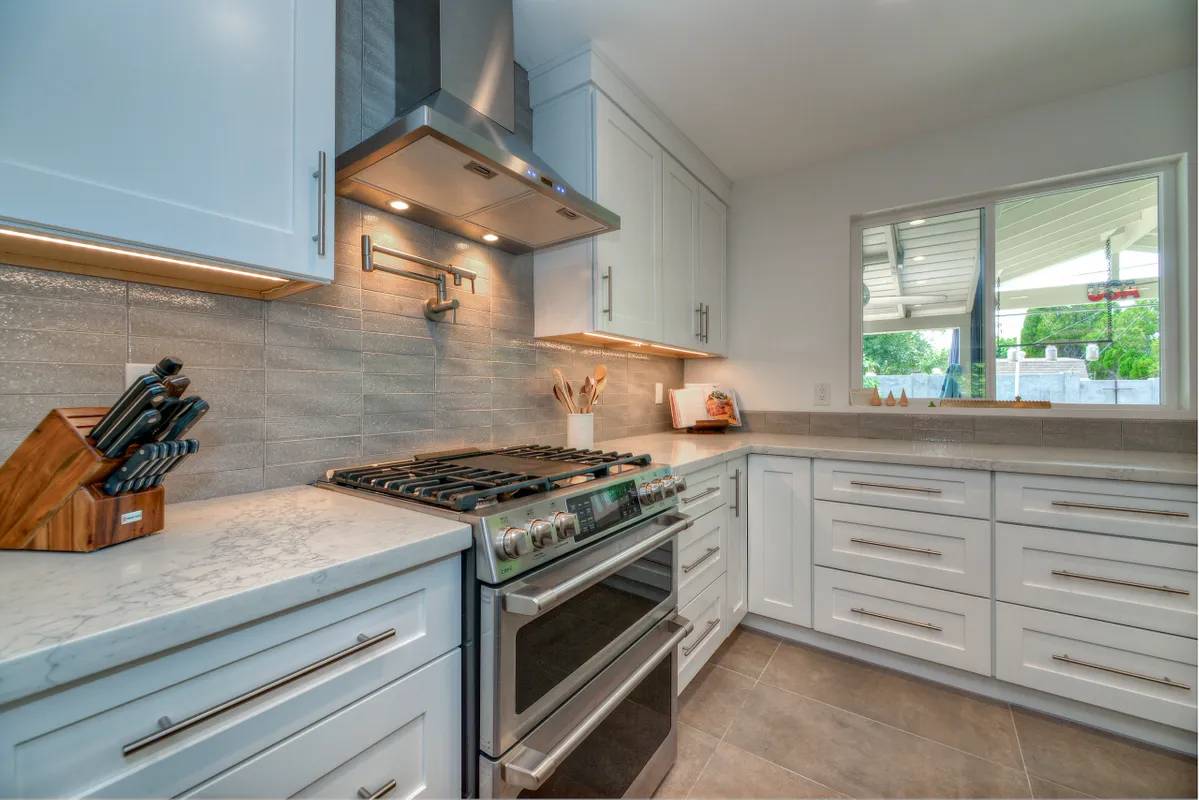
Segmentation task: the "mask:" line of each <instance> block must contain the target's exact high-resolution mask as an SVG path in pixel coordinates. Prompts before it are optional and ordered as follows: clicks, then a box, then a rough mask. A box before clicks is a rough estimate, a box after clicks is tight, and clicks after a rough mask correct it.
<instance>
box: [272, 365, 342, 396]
mask: <svg viewBox="0 0 1199 800" xmlns="http://www.w3.org/2000/svg"><path fill="white" fill-rule="evenodd" d="M266 393H267V394H268V395H272V394H303V395H313V394H318V395H319V394H357V395H361V394H362V375H361V374H360V373H357V372H318V371H315V370H311V371H292V370H282V369H272V370H267V373H266Z"/></svg>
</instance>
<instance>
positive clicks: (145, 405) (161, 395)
mask: <svg viewBox="0 0 1199 800" xmlns="http://www.w3.org/2000/svg"><path fill="white" fill-rule="evenodd" d="M166 396H167V390H166V387H165V386H163V385H162V384H161V383H153V384H151V385H149V386H147V387H146V388H145V389H143V390H142V392H141V393H140V394H139V395H138V396H137V397H135V398H134V399H133V400H132V401H131V402H130V403H128V404H127V405H126V406H125V410H124V411H123V412H122V413H121V415H120V416H119V417H118V418H117V419H116V421H115V422H114V423H113V424H112V426H111V427H110V428H109V429H108V430H107V431H105V432H104V435H103V436H101V437H100V438H99V439H98V440H97V441H96V449H98V450H100V451H102V452H104V453H107V452H108V451H109V450H111V449H112V446H113V444H114V443H115V442H116V440H117V439H118V438H122V434H123V433H124V432H126V431H127V430H128V429H129V426H131V425H133V424H134V423H135V422H136V421H137V420H138V418H139V417H141V415H142V414H144V413H145V412H146V411H149V410H151V409H157V408H158V407H159V406H161V405H162V403H163V401H164V400H166ZM160 420H161V415H160Z"/></svg>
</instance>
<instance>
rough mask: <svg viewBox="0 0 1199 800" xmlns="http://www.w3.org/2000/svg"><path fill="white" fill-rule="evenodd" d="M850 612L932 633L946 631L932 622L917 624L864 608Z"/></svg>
mask: <svg viewBox="0 0 1199 800" xmlns="http://www.w3.org/2000/svg"><path fill="white" fill-rule="evenodd" d="M849 610H850V611H852V612H853V613H855V614H862V615H863V616H867V617H878V618H879V619H885V620H890V621H891V622H900V623H903V624H904V625H912V626H914V627H917V628H924V629H926V630H930V631H941V630H944V628H942V627H941V626H940V625H934V624H932V623H931V622H916V621H915V620H912V619H904V618H903V617H893V616H891V615H890V614H880V613H878V612H877V611H867V610H866V609H864V608H851V609H849Z"/></svg>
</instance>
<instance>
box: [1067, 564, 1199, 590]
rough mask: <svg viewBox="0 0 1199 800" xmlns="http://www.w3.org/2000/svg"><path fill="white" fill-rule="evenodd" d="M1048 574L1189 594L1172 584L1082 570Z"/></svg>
mask: <svg viewBox="0 0 1199 800" xmlns="http://www.w3.org/2000/svg"><path fill="white" fill-rule="evenodd" d="M1049 574H1051V575H1060V576H1061V577H1063V578H1078V579H1079V580H1080V581H1096V582H1097V583H1111V584H1115V585H1116V586H1131V587H1132V588H1134V589H1150V590H1152V591H1154V592H1165V593H1167V594H1182V595H1189V594H1190V592H1189V591H1187V590H1186V589H1175V588H1174V587H1173V586H1155V585H1153V584H1152V583H1141V582H1139V581H1126V580H1123V579H1122V578H1104V577H1102V576H1101V575H1087V574H1086V573H1083V572H1071V571H1070V570H1068V569H1051V570H1049Z"/></svg>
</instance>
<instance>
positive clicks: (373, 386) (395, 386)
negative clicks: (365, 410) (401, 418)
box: [362, 372, 433, 395]
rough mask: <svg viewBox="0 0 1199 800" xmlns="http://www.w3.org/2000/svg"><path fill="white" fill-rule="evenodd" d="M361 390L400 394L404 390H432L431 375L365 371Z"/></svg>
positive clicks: (367, 393) (369, 392)
mask: <svg viewBox="0 0 1199 800" xmlns="http://www.w3.org/2000/svg"><path fill="white" fill-rule="evenodd" d="M362 391H363V393H364V394H366V395H372V394H402V393H405V392H432V391H433V376H432V375H393V374H390V373H381V374H375V373H370V372H368V373H366V374H364V375H363V376H362Z"/></svg>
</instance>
